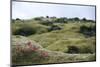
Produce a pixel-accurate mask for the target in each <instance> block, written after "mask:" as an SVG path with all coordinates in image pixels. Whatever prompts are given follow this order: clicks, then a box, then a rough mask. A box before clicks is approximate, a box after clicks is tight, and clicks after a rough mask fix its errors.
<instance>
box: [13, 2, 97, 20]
mask: <svg viewBox="0 0 100 67" xmlns="http://www.w3.org/2000/svg"><path fill="white" fill-rule="evenodd" d="M40 16H44V17H45V16H50V17H52V16H56V17H67V18H74V17H79V18H80V19H82V18H86V19H90V20H95V6H80V5H61V4H47V3H33V2H32V3H30V2H15V1H13V2H12V18H13V19H16V18H20V19H31V18H34V17H40Z"/></svg>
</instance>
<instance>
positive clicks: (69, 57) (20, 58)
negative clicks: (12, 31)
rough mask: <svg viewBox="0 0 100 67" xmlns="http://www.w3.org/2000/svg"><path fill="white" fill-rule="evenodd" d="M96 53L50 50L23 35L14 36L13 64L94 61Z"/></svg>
mask: <svg viewBox="0 0 100 67" xmlns="http://www.w3.org/2000/svg"><path fill="white" fill-rule="evenodd" d="M94 60H95V53H94V54H68V53H63V52H58V51H50V50H47V49H45V48H43V47H42V46H41V45H40V44H38V43H36V42H35V41H33V40H30V39H28V38H26V37H23V36H18V35H17V36H12V63H13V65H27V64H45V63H64V62H79V61H94Z"/></svg>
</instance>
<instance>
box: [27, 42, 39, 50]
mask: <svg viewBox="0 0 100 67" xmlns="http://www.w3.org/2000/svg"><path fill="white" fill-rule="evenodd" d="M27 45H28V46H29V48H30V49H31V50H32V51H37V50H38V47H35V46H33V45H32V43H31V42H28V43H27Z"/></svg>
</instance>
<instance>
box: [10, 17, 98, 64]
mask: <svg viewBox="0 0 100 67" xmlns="http://www.w3.org/2000/svg"><path fill="white" fill-rule="evenodd" d="M95 36H96V26H95V21H93V20H87V19H86V18H83V19H79V18H77V17H76V18H66V17H62V18H57V17H49V16H46V17H36V18H33V19H30V20H21V19H19V18H17V19H13V20H12V62H13V64H14V65H20V64H21V65H26V64H46V63H64V62H81V61H95V60H96V58H95V53H96V51H95V50H96V41H95V40H96V39H95Z"/></svg>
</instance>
